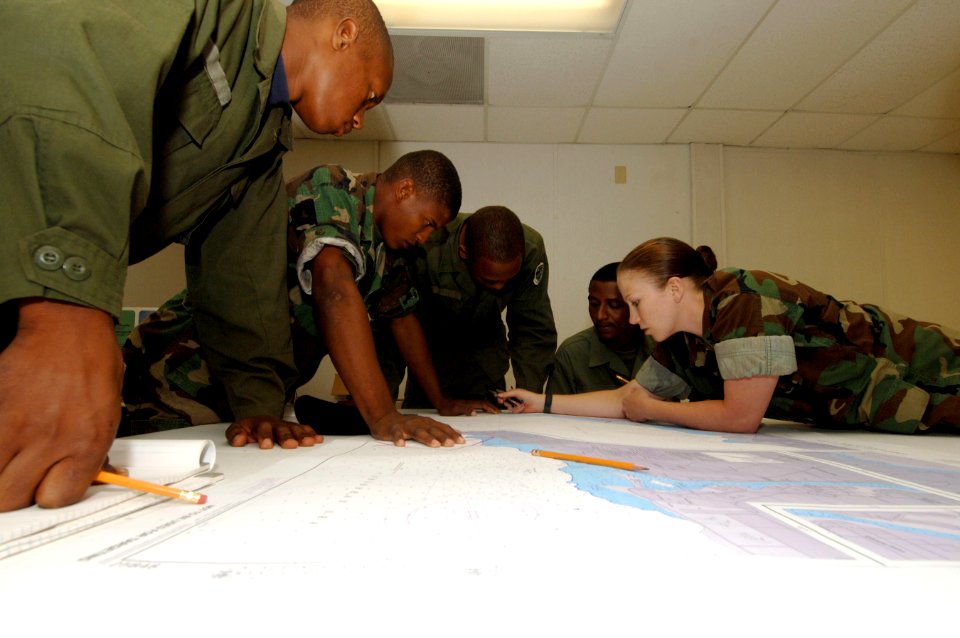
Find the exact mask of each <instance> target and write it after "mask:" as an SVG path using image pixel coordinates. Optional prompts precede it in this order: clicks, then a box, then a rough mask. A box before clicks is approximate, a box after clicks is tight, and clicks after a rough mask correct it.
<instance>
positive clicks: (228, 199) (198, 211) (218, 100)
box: [0, 0, 393, 511]
mask: <svg viewBox="0 0 960 638" xmlns="http://www.w3.org/2000/svg"><path fill="white" fill-rule="evenodd" d="M348 9H349V10H350V11H353V10H356V11H357V13H356V15H357V16H358V17H356V18H354V17H351V14H350V13H346V12H345V11H347V10H348ZM371 16H373V17H371ZM0 24H3V25H4V29H5V37H4V38H0V56H2V58H3V59H4V61H5V65H6V67H7V69H8V70H7V72H5V73H4V74H3V76H2V79H0V145H2V152H0V173H2V174H3V175H4V180H3V184H2V187H0V188H2V190H0V195H2V197H0V201H2V202H3V203H2V204H0V206H2V208H0V211H2V212H0V215H2V225H3V228H4V230H5V233H4V236H3V239H2V240H0V272H2V273H3V277H2V279H0V304H2V305H0V348H4V349H3V350H2V352H0V406H2V407H0V414H2V416H0V450H2V452H0V511H3V510H8V509H15V508H18V507H23V506H26V505H29V504H30V503H31V502H34V501H35V502H37V503H38V504H41V505H44V506H59V505H65V504H68V503H71V502H75V501H77V500H78V499H79V498H80V497H81V496H82V495H83V493H84V491H85V489H86V487H87V486H88V485H89V483H90V480H91V479H92V477H93V476H94V474H95V473H96V471H97V470H98V469H99V468H100V466H101V464H102V462H103V460H104V457H105V455H106V452H107V450H108V448H109V446H110V443H111V441H112V438H113V435H114V432H115V430H116V426H117V422H118V420H119V415H120V375H121V368H122V363H121V358H120V352H119V349H118V348H117V344H116V338H115V336H114V331H113V326H114V317H116V316H117V315H118V314H119V311H120V306H121V300H122V294H123V281H124V277H125V269H126V266H127V264H128V263H135V262H137V261H140V260H142V259H144V258H146V257H149V256H150V255H152V254H153V253H155V252H157V251H158V250H160V249H161V248H163V247H164V246H166V245H167V244H169V243H171V242H173V241H177V242H181V243H183V244H185V245H186V251H185V254H186V262H187V264H186V266H187V281H188V286H189V288H190V290H191V294H192V298H193V300H194V302H195V304H196V307H197V313H196V316H197V325H198V332H199V336H200V338H201V339H202V340H203V341H204V343H205V344H208V345H209V346H210V347H209V350H210V353H211V354H210V362H211V368H212V369H213V370H214V372H215V374H217V376H218V378H220V379H221V381H222V382H223V383H224V384H225V386H227V387H228V388H229V390H228V392H229V395H230V401H231V405H232V407H233V410H234V413H235V414H236V415H237V416H238V418H248V417H249V418H257V419H261V418H267V419H269V420H271V421H269V423H270V424H271V425H279V424H280V422H279V417H280V416H281V414H282V413H281V410H282V405H283V404H282V401H277V400H276V399H275V398H274V392H273V389H275V388H277V387H283V385H284V383H285V382H286V380H287V379H289V378H290V377H292V376H293V375H294V368H293V362H292V356H291V352H290V336H289V327H288V326H287V323H286V321H285V316H286V313H285V312H283V309H284V308H285V298H284V292H285V287H284V285H283V282H284V260H283V250H282V244H283V239H284V229H285V219H286V206H285V203H284V197H283V180H282V175H281V171H280V161H281V156H282V154H283V152H284V151H286V150H287V149H288V148H289V147H290V145H291V141H292V136H291V121H290V117H291V106H292V107H293V108H294V109H296V111H297V113H298V114H299V115H300V117H301V118H302V119H303V121H304V123H306V124H307V126H309V127H310V128H311V129H313V130H315V131H318V132H327V133H341V134H342V133H346V132H349V130H350V129H351V128H352V127H355V126H356V127H359V126H362V124H363V112H364V111H365V110H366V109H368V108H370V107H371V106H373V105H374V104H376V103H377V102H378V101H379V100H380V99H381V98H382V97H383V94H384V93H385V92H386V90H387V89H388V88H389V85H390V82H391V80H392V71H393V58H392V51H391V49H390V44H389V38H388V36H387V34H386V30H385V27H384V26H383V23H382V19H380V17H379V13H377V12H376V7H375V6H373V5H372V3H370V2H368V1H367V0H347V2H334V1H333V0H300V1H298V2H295V3H294V4H293V5H292V6H291V7H290V8H289V9H284V7H283V6H282V5H280V4H279V3H277V2H276V1H275V0H223V1H221V2H216V3H215V2H207V1H204V0H197V1H196V2H189V3H184V2H180V3H172V2H156V1H155V0H124V1H122V2H121V1H118V0H76V1H73V2H53V1H52V0H5V1H4V2H3V3H2V4H0ZM361 31H363V32H364V34H365V35H366V36H367V37H366V38H365V39H363V40H360V39H358V36H359V33H360V32H361ZM360 42H363V44H360ZM281 54H282V56H281ZM278 248H279V249H278ZM40 423H42V424H43V425H42V427H39V426H38V425H35V424H40Z"/></svg>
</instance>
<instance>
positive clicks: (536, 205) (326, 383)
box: [126, 140, 960, 396]
mask: <svg viewBox="0 0 960 638" xmlns="http://www.w3.org/2000/svg"><path fill="white" fill-rule="evenodd" d="M427 147H429V148H435V149H437V150H439V151H441V152H443V153H445V154H447V155H448V156H449V157H450V158H451V160H453V162H454V164H456V166H457V168H458V170H459V172H460V176H461V180H462V182H463V188H464V202H463V210H465V211H472V210H475V209H477V208H479V207H480V206H484V205H488V204H502V205H505V206H508V207H510V208H512V209H513V210H514V211H515V212H516V213H517V214H518V215H520V217H521V219H523V220H524V222H526V223H528V224H529V225H531V226H533V227H534V228H536V229H537V230H539V231H540V232H541V234H542V235H543V236H544V240H545V241H546V244H547V250H548V253H549V258H550V266H551V275H550V295H551V299H552V302H553V307H554V313H555V315H556V319H557V329H558V333H559V337H560V339H561V340H562V339H563V338H564V337H566V336H569V335H570V334H572V333H574V332H576V331H578V330H580V329H582V328H584V327H586V326H588V325H589V318H588V316H587V311H586V286H587V280H588V279H589V277H590V275H591V274H592V273H593V271H595V270H596V269H597V268H598V267H599V266H601V265H603V264H605V263H607V262H610V261H615V260H618V259H620V258H622V257H623V256H624V255H625V254H626V253H627V251H628V250H629V249H631V248H632V247H633V246H635V245H636V244H638V243H640V242H641V241H643V240H644V239H647V238H649V237H653V236H657V235H672V236H675V237H679V238H680V239H683V240H685V241H689V242H692V243H698V244H699V243H705V244H708V245H710V246H712V247H713V248H714V250H715V251H716V252H717V255H718V257H719V259H720V263H721V265H736V266H743V267H749V268H765V269H769V270H774V271H778V272H782V273H785V274H788V275H791V276H793V277H796V278H797V279H800V280H803V281H806V282H807V283H810V284H812V285H814V286H816V287H819V288H821V289H822V290H825V291H826V292H830V293H832V294H834V295H835V296H838V297H841V298H850V299H856V300H858V301H863V302H873V303H878V304H881V305H885V306H887V307H889V308H890V309H892V310H896V311H899V312H902V313H904V314H910V315H912V316H914V317H917V318H920V319H925V320H929V321H938V322H941V323H945V324H947V325H952V326H954V327H957V328H960V295H958V285H957V282H958V281H960V251H958V250H957V249H956V244H957V243H958V241H960V156H957V155H923V154H897V153H855V152H835V151H792V150H764V149H745V148H732V147H722V146H719V145H693V146H686V145H659V146H655V145H644V146H630V145H609V146H584V145H524V144H515V145H514V144H479V143H478V144H418V143H409V142H405V143H374V142H343V141H336V142H328V141H320V140H297V142H296V146H295V148H294V151H293V152H292V153H290V154H289V155H288V157H287V159H286V160H285V168H284V172H285V174H286V175H287V177H288V178H291V177H293V176H295V175H298V174H300V173H302V172H304V171H306V170H308V169H309V168H311V167H312V166H313V165H315V164H318V163H327V162H332V163H341V164H343V165H345V166H347V167H348V168H351V169H353V170H359V171H369V170H382V169H383V168H385V167H387V166H389V165H390V163H391V162H393V161H394V160H395V159H396V158H397V157H399V156H400V155H402V154H403V153H405V152H408V151H411V150H416V149H420V148H427ZM616 166H623V167H625V169H626V177H627V179H626V183H623V184H617V183H615V181H614V171H615V167H616ZM181 260H182V251H181V250H180V249H179V247H172V248H170V249H168V250H166V251H164V252H163V253H161V254H160V255H157V256H155V257H153V258H151V259H150V260H148V261H147V262H144V263H143V264H139V265H136V266H133V267H132V268H131V269H130V272H129V274H128V279H127V288H126V303H127V305H138V306H142V305H157V304H159V303H160V302H162V301H163V300H164V299H165V298H166V297H168V296H170V295H171V294H172V293H174V292H176V291H178V290H179V289H180V288H182V286H183V268H182V264H181ZM332 376H333V371H332V366H330V364H329V361H326V362H325V363H324V365H323V366H322V367H321V371H320V373H319V374H318V377H317V379H315V380H314V382H313V383H311V384H310V386H308V387H307V388H306V389H305V391H307V392H310V393H312V394H317V395H320V396H327V395H328V394H329V389H330V386H331V382H332Z"/></svg>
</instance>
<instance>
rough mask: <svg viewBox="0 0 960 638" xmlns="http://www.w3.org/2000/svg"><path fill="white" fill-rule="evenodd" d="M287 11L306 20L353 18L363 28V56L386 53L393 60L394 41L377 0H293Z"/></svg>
mask: <svg viewBox="0 0 960 638" xmlns="http://www.w3.org/2000/svg"><path fill="white" fill-rule="evenodd" d="M287 13H288V15H290V16H294V17H296V18H302V19H306V20H317V19H322V18H334V19H336V20H340V19H343V18H353V19H354V20H355V21H356V23H357V26H359V27H360V35H359V40H358V41H359V42H360V44H361V45H362V46H361V50H362V51H363V56H364V57H365V58H369V57H372V56H374V55H379V56H384V57H386V58H389V61H390V63H391V64H392V63H393V42H392V41H391V40H390V33H389V32H388V31H387V25H386V24H385V23H384V21H383V16H382V15H380V9H378V8H377V5H376V4H374V3H373V0H293V2H291V3H290V6H289V8H288V9H287Z"/></svg>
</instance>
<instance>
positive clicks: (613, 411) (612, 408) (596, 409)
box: [550, 386, 628, 419]
mask: <svg viewBox="0 0 960 638" xmlns="http://www.w3.org/2000/svg"><path fill="white" fill-rule="evenodd" d="M627 387H628V386H623V387H621V388H616V389H615V390H597V391H596V392H585V393H583V394H556V395H554V396H553V400H552V405H551V408H550V412H552V413H554V414H569V415H572V416H594V417H601V418H613V419H622V418H623V397H624V396H625V395H626V394H627Z"/></svg>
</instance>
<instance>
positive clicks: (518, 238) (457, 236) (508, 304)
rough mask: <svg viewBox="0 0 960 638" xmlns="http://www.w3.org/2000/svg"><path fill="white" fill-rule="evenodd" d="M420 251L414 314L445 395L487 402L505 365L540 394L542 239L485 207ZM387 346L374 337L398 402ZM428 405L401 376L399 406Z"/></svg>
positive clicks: (545, 337)
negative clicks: (402, 387)
mask: <svg viewBox="0 0 960 638" xmlns="http://www.w3.org/2000/svg"><path fill="white" fill-rule="evenodd" d="M424 249H425V253H424V254H423V255H422V256H421V257H420V258H418V259H416V260H415V261H414V263H413V270H414V285H415V286H416V287H417V290H419V291H420V296H421V305H420V307H419V309H418V311H417V313H418V316H419V317H420V322H421V323H422V324H423V328H424V331H425V332H426V335H427V341H428V343H429V345H430V355H431V356H432V357H433V363H434V365H435V366H436V369H437V374H438V375H439V377H440V382H441V385H442V387H443V392H444V394H446V395H447V396H450V397H455V398H458V399H487V398H489V394H488V391H490V390H495V389H503V388H504V387H505V378H504V376H505V375H506V373H507V370H508V369H509V368H510V367H511V366H512V368H513V375H514V378H515V379H516V385H517V387H519V388H526V389H530V390H535V391H537V392H539V391H540V390H541V389H542V388H543V384H544V382H545V381H546V379H547V375H548V374H549V372H550V366H551V365H552V364H553V353H554V350H555V349H556V347H557V329H556V327H555V325H554V321H553V310H552V308H551V306H550V296H549V294H548V293H547V283H548V280H549V264H548V263H547V251H546V248H545V247H544V243H543V237H541V236H540V233H538V232H537V231H536V230H534V229H533V228H530V227H529V226H526V225H525V224H522V223H521V222H520V219H519V218H518V217H517V215H516V214H515V213H514V212H513V211H511V210H510V209H508V208H506V207H504V206H486V207H484V208H481V209H480V210H478V211H477V212H476V213H473V214H462V213H461V214H460V215H458V216H457V217H456V219H454V220H453V221H452V222H451V223H450V224H448V225H447V226H446V228H443V229H441V230H440V231H438V232H435V233H434V234H433V235H432V236H431V237H430V240H429V241H428V242H427V243H426V244H424ZM504 311H505V312H506V325H504V319H503V314H504ZM508 331H509V334H508ZM381 332H382V331H381ZM393 347H394V346H393V345H392V344H391V342H390V340H389V338H387V337H386V335H383V334H382V333H381V334H378V343H377V355H378V357H380V362H381V366H382V367H383V369H384V374H385V376H386V377H387V381H388V383H389V384H390V385H391V389H392V391H393V392H394V395H395V396H396V394H397V390H398V387H399V385H400V382H401V381H402V379H403V374H404V370H403V365H402V362H401V361H400V359H399V357H397V356H396V354H395V353H393V352H392V351H393ZM429 406H430V403H429V400H428V398H427V397H426V396H425V395H424V392H423V390H422V389H421V388H420V387H419V385H418V384H417V383H416V382H415V380H413V381H412V380H411V379H410V378H409V377H408V378H407V385H406V390H405V393H404V402H403V407H405V408H425V407H429Z"/></svg>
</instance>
